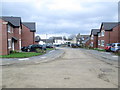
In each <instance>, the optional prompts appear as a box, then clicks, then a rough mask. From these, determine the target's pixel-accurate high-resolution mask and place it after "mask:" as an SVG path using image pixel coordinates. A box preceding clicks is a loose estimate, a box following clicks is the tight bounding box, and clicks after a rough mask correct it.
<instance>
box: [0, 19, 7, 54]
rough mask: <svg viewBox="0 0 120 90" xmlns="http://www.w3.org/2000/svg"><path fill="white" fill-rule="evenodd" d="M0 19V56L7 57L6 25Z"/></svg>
mask: <svg viewBox="0 0 120 90" xmlns="http://www.w3.org/2000/svg"><path fill="white" fill-rule="evenodd" d="M3 22H5V21H3V20H2V19H0V55H7V54H8V51H7V25H6V24H3Z"/></svg>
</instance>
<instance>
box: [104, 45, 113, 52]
mask: <svg viewBox="0 0 120 90" xmlns="http://www.w3.org/2000/svg"><path fill="white" fill-rule="evenodd" d="M111 47H112V44H107V45H106V47H105V50H106V52H110V51H111Z"/></svg>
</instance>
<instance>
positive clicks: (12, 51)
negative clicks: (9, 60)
mask: <svg viewBox="0 0 120 90" xmlns="http://www.w3.org/2000/svg"><path fill="white" fill-rule="evenodd" d="M10 53H18V51H15V50H11V51H10Z"/></svg>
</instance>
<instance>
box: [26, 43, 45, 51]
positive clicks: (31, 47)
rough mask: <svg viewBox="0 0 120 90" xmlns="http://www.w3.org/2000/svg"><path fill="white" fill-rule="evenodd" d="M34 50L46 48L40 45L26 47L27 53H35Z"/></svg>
mask: <svg viewBox="0 0 120 90" xmlns="http://www.w3.org/2000/svg"><path fill="white" fill-rule="evenodd" d="M36 49H41V50H46V46H45V45H40V44H33V45H29V46H28V47H27V51H28V52H36Z"/></svg>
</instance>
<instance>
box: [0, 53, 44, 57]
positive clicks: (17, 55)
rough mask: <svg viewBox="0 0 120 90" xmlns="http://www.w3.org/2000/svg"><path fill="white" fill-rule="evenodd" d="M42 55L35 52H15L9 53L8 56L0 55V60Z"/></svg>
mask: <svg viewBox="0 0 120 90" xmlns="http://www.w3.org/2000/svg"><path fill="white" fill-rule="evenodd" d="M43 54H44V53H36V52H17V53H11V54H9V55H0V58H27V57H32V56H38V55H43Z"/></svg>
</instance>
